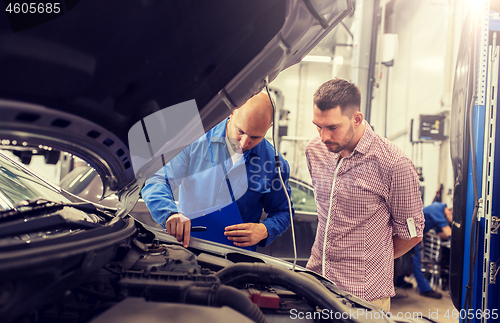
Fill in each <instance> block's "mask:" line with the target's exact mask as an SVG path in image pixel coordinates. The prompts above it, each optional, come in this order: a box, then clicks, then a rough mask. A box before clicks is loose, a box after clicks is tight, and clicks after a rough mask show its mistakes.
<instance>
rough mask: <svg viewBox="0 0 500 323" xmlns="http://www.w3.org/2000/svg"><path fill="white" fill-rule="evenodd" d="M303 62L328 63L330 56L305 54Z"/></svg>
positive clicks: (330, 59)
mask: <svg viewBox="0 0 500 323" xmlns="http://www.w3.org/2000/svg"><path fill="white" fill-rule="evenodd" d="M302 61H303V62H316V63H330V62H331V61H332V58H331V57H330V56H319V55H306V56H305V57H304V58H303V59H302Z"/></svg>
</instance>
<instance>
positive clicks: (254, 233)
mask: <svg viewBox="0 0 500 323" xmlns="http://www.w3.org/2000/svg"><path fill="white" fill-rule="evenodd" d="M225 230H226V231H225V232H224V235H225V236H226V237H227V238H228V239H229V240H231V241H234V242H233V243H234V245H235V246H237V247H249V246H253V245H254V244H256V243H258V242H259V241H261V240H262V239H265V238H267V235H268V233H267V228H266V226H265V225H264V224H262V223H242V224H235V225H230V226H228V227H226V228H225Z"/></svg>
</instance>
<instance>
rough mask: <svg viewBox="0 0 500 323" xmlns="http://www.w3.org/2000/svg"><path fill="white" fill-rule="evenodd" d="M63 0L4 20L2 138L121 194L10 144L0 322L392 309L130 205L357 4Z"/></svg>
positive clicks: (1, 214) (270, 316)
mask: <svg viewBox="0 0 500 323" xmlns="http://www.w3.org/2000/svg"><path fill="white" fill-rule="evenodd" d="M44 8H47V4H46V6H45V7H44ZM50 8H52V9H51V10H53V9H55V8H54V7H50ZM57 8H58V10H57V12H55V11H54V12H45V11H44V12H39V15H37V16H36V17H35V16H31V17H32V19H30V18H28V16H26V15H25V14H23V13H21V12H19V11H18V12H15V11H11V12H8V13H7V16H8V18H9V19H8V21H7V20H0V65H1V66H2V73H1V76H0V114H1V115H2V118H1V119H0V139H1V142H2V145H5V146H11V148H12V150H16V149H15V147H12V146H16V145H19V146H23V147H32V148H36V147H39V146H40V145H42V146H44V147H45V146H46V147H51V148H53V149H54V150H55V151H60V152H67V153H71V154H73V155H76V156H78V157H80V158H82V159H83V160H85V161H86V162H87V163H89V164H90V165H91V166H92V167H93V168H94V169H96V171H97V172H98V174H99V176H100V178H101V179H102V181H103V196H104V197H107V196H111V195H113V194H117V195H118V198H119V201H120V204H119V205H118V207H117V208H110V207H106V206H103V205H100V204H96V203H91V202H89V201H86V200H84V199H82V198H79V197H77V196H75V195H73V194H71V193H69V192H66V191H64V190H62V189H60V188H59V187H57V186H54V185H52V184H50V183H48V182H46V181H45V180H43V179H42V177H40V176H38V175H36V174H34V173H33V172H32V171H30V170H28V169H27V168H25V167H24V166H23V165H22V164H20V163H17V162H16V161H14V159H13V158H11V157H8V156H7V155H6V154H1V155H0V180H1V185H0V192H1V194H0V196H1V208H2V210H1V211H0V321H1V322H30V323H31V322H96V323H99V322H134V323H135V322H138V321H139V322H141V321H160V320H161V321H162V322H193V321H201V320H203V321H204V322H220V321H228V322H234V321H238V322H252V321H257V322H265V321H274V320H291V319H292V320H293V319H297V318H299V319H301V318H304V319H307V320H317V319H325V320H329V321H344V322H353V321H360V322H362V321H365V322H367V321H371V320H372V319H373V318H374V317H375V318H379V319H381V320H383V321H387V322H391V321H393V320H392V319H391V318H388V317H386V316H387V314H385V313H383V312H382V311H381V310H380V309H379V308H378V307H376V306H374V305H372V304H370V303H368V302H366V301H363V300H361V299H359V298H357V297H355V296H353V295H350V294H348V293H346V292H344V291H342V290H340V289H339V288H337V287H336V286H335V284H333V283H332V282H331V281H329V280H328V279H326V278H324V277H321V276H320V275H317V274H315V273H313V272H310V271H308V270H305V269H303V268H301V267H295V266H294V265H292V264H290V263H288V262H285V261H282V260H279V259H277V258H274V257H270V256H267V255H263V254H259V253H255V252H251V251H247V250H243V249H241V248H236V247H232V246H226V245H221V244H218V243H215V242H210V241H203V240H200V239H193V241H192V242H190V245H189V247H188V248H183V247H182V246H181V245H180V244H179V243H178V242H177V241H176V240H175V239H174V238H173V237H171V236H170V235H168V234H167V233H166V232H164V231H163V230H160V229H159V228H157V227H154V226H149V225H147V224H145V223H141V222H140V221H136V220H135V219H134V218H133V217H131V216H130V212H131V211H132V209H133V208H134V206H135V205H136V202H137V200H138V198H139V195H140V189H141V187H142V185H143V183H144V181H145V180H146V179H147V178H148V177H149V176H151V175H152V174H154V173H155V172H156V171H158V170H159V169H160V168H161V167H162V165H163V163H164V162H168V161H169V160H171V159H172V158H173V157H174V156H175V155H176V154H177V153H178V152H179V151H180V150H182V149H183V148H184V147H185V146H187V145H188V144H190V143H191V142H193V141H194V140H196V139H197V138H198V137H199V136H200V135H203V134H204V132H205V131H207V130H209V129H211V128H212V127H213V126H214V125H216V124H217V123H218V122H220V121H221V120H222V119H224V118H225V117H227V116H228V115H229V114H230V113H231V111H232V109H234V108H236V107H238V106H240V105H241V104H242V103H243V102H244V101H245V100H246V99H248V98H249V97H250V96H252V95H253V94H255V93H257V92H259V91H261V89H262V88H263V87H265V86H266V84H268V83H269V82H270V81H272V80H273V79H274V78H275V77H276V75H277V74H278V73H279V72H280V71H281V70H283V69H284V68H286V67H288V66H291V65H293V64H295V63H297V62H299V61H300V60H301V59H302V58H303V57H304V56H305V55H306V54H307V53H308V51H310V50H311V49H312V47H313V46H314V45H315V44H317V43H318V42H319V41H320V40H321V39H322V38H323V37H324V36H325V35H326V34H327V33H328V32H329V31H330V30H331V29H332V28H333V27H334V26H335V25H336V24H338V23H339V22H340V21H341V20H342V19H343V17H345V16H346V15H348V14H349V13H350V12H351V11H352V9H353V5H352V3H351V1H345V0H330V1H314V0H306V1H298V0H291V1H285V0H262V1H232V0H226V1H217V2H205V1H203V2H198V1H148V0H142V1H133V0H128V1H112V0H110V1H97V0H88V1H80V2H78V1H65V6H63V8H62V9H61V7H59V6H57ZM21 9H23V7H21V8H20V10H21ZM13 10H14V9H13ZM23 10H24V9H23ZM47 11H48V10H47ZM153 130H154V131H153ZM353 313H354V314H353ZM398 321H400V320H398Z"/></svg>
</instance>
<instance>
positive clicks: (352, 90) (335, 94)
mask: <svg viewBox="0 0 500 323" xmlns="http://www.w3.org/2000/svg"><path fill="white" fill-rule="evenodd" d="M314 104H315V105H316V106H317V107H318V109H320V110H321V111H326V110H330V109H334V108H336V107H338V106H339V107H340V110H341V112H342V114H343V115H347V116H349V117H352V115H353V113H354V111H359V110H360V105H361V92H360V91H359V87H358V86H357V85H356V84H354V83H351V82H349V81H346V80H342V79H337V78H336V79H333V80H330V81H328V82H325V83H323V84H322V85H321V86H320V87H319V88H318V89H317V90H316V93H314Z"/></svg>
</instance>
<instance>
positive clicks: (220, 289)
mask: <svg viewBox="0 0 500 323" xmlns="http://www.w3.org/2000/svg"><path fill="white" fill-rule="evenodd" d="M186 303H189V304H196V305H208V306H217V307H220V306H228V307H230V308H232V309H234V310H235V311H238V312H239V313H241V314H243V315H245V316H246V317H248V318H250V319H251V320H253V321H255V322H258V323H267V319H266V317H265V316H264V314H263V313H262V311H261V310H260V308H259V307H258V306H257V305H255V304H254V303H253V302H252V301H251V300H250V299H249V298H248V296H247V295H245V294H244V293H242V292H241V291H239V290H238V289H236V288H234V287H230V286H224V285H218V284H214V285H213V286H212V287H191V288H189V289H188V290H187V292H186Z"/></svg>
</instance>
